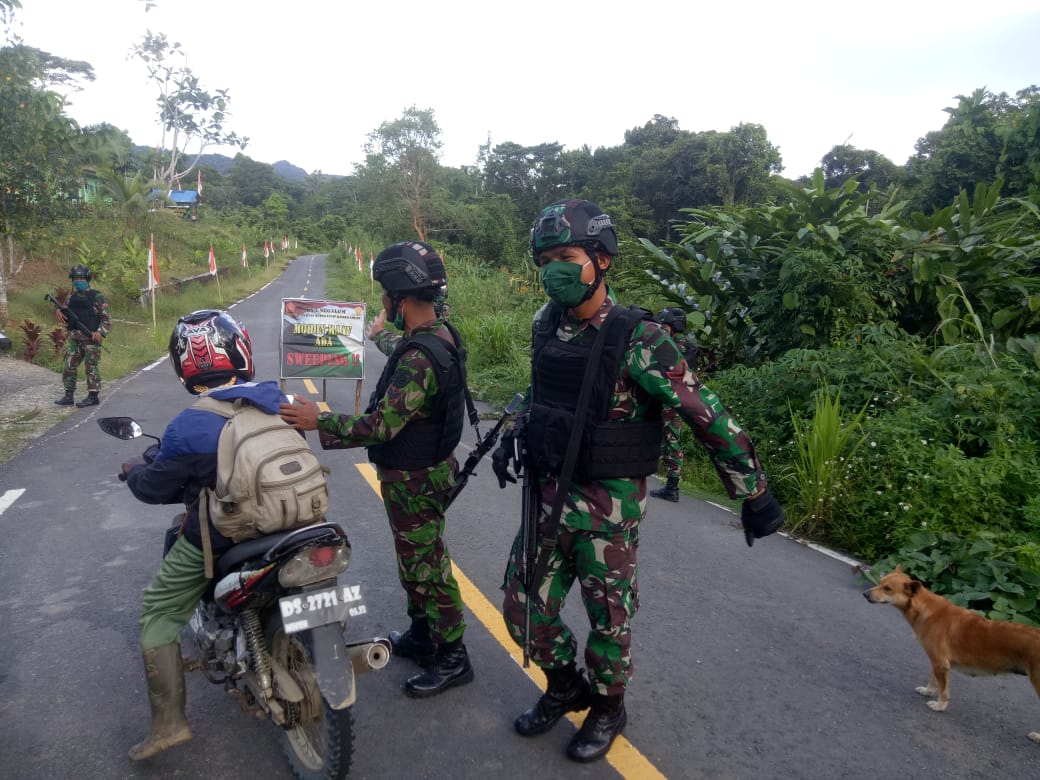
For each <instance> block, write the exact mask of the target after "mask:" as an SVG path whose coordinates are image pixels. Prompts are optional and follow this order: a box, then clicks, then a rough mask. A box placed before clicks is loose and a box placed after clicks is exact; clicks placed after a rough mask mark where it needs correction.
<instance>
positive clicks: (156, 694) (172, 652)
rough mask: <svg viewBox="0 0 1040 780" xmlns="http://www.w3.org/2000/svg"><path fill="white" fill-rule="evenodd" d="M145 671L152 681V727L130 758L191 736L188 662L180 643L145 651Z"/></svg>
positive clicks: (150, 690)
mask: <svg viewBox="0 0 1040 780" xmlns="http://www.w3.org/2000/svg"><path fill="white" fill-rule="evenodd" d="M144 672H145V678H146V679H147V681H148V703H149V704H151V706H152V731H151V733H150V734H149V735H148V736H147V737H146V738H145V740H144V742H140V743H138V744H136V745H134V746H133V747H132V748H130V753H129V756H130V760H131V761H140V760H141V759H143V758H151V757H152V756H154V755H155V754H156V753H161V752H162V751H164V750H166V749H167V748H172V747H173V746H174V745H179V744H181V743H182V742H187V741H188V740H189V739H191V728H190V727H189V726H188V721H187V720H186V719H185V717H184V662H183V661H182V660H181V646H180V643H178V642H174V643H173V644H169V645H161V646H160V647H153V648H152V649H151V650H145V651H144Z"/></svg>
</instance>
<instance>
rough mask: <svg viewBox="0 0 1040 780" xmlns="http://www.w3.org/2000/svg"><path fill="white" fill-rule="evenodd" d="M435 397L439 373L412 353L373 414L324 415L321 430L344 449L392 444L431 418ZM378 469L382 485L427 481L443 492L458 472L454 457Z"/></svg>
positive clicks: (406, 355)
mask: <svg viewBox="0 0 1040 780" xmlns="http://www.w3.org/2000/svg"><path fill="white" fill-rule="evenodd" d="M419 331H430V332H433V333H437V334H438V335H447V331H446V330H445V329H444V328H442V327H441V326H440V325H439V324H434V325H429V326H424V327H422V328H417V329H416V332H419ZM384 333H387V332H386V331H383V333H380V334H378V335H377V336H376V339H375V340H376V342H377V346H378V340H379V337H380V336H382V335H383V334H384ZM388 335H390V336H392V337H393V338H394V339H396V340H397V341H399V340H400V338H401V337H400V336H399V335H397V334H388ZM395 343H396V342H395ZM380 349H381V350H382V347H380ZM390 351H391V352H392V351H393V350H392V349H391V350H390ZM436 394H437V372H436V370H435V369H434V367H433V366H432V365H431V364H430V359H429V358H428V357H426V355H425V354H424V353H423V352H422V351H421V350H419V349H409V350H408V351H407V352H405V353H404V354H403V355H401V358H400V360H399V361H398V363H397V370H396V371H394V375H393V377H392V378H391V380H390V386H389V387H388V388H387V390H386V394H385V395H384V396H383V397H382V398H381V399H379V402H378V404H377V405H376V408H375V409H374V410H373V411H371V412H369V413H367V414H361V415H357V416H354V415H344V414H330V415H322V416H321V417H320V418H319V420H318V430H319V431H320V432H321V433H322V434H324V435H326V436H333V437H336V438H338V439H339V440H340V442H341V444H342V446H343V447H348V448H349V447H368V446H370V445H373V444H380V443H382V442H386V441H390V440H391V439H392V438H394V437H395V436H396V435H397V434H399V433H400V432H401V431H402V430H403V429H404V427H405V426H406V425H407V424H408V423H409V422H411V421H412V420H422V419H424V418H427V417H429V416H430V414H431V413H432V412H433V409H434V401H435V398H436ZM376 469H377V473H378V476H379V480H380V482H405V481H409V480H420V479H428V480H430V481H431V482H432V483H433V484H435V485H437V486H440V485H444V489H447V488H450V487H451V486H452V485H453V484H454V474H455V472H456V470H457V469H456V462H455V458H454V456H452V457H449V458H448V459H447V460H444V461H442V462H440V463H438V464H436V465H434V466H430V467H429V468H424V469H413V470H410V471H406V470H403V469H390V468H382V467H378V466H377V467H376Z"/></svg>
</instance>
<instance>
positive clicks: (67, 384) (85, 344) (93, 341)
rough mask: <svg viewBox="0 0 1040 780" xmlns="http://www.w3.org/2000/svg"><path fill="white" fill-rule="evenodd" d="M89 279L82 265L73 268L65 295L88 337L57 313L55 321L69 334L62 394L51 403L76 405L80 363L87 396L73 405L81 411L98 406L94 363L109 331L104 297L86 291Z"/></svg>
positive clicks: (98, 381)
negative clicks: (69, 287)
mask: <svg viewBox="0 0 1040 780" xmlns="http://www.w3.org/2000/svg"><path fill="white" fill-rule="evenodd" d="M92 277H93V274H92V273H91V271H90V269H89V268H87V266H85V265H74V266H72V268H70V269H69V279H71V280H72V294H71V295H69V302H68V306H67V308H68V310H69V311H71V312H72V313H73V314H74V315H75V317H76V318H77V319H78V320H79V322H80V323H82V324H83V325H84V326H85V328H86V330H88V331H90V335H89V336H88V335H87V334H86V333H85V332H84V331H83V329H81V328H79V327H76V325H75V324H74V322H69V321H67V319H66V317H65V315H63V314H62V313H61V312H60V311H59V312H58V313H57V317H58V321H59V322H61V323H62V324H63V325H65V326H66V327H67V328H68V331H69V332H68V335H67V337H66V338H65V354H64V366H63V368H62V371H61V383H62V386H63V388H64V390H65V394H64V395H63V396H62V397H61V398H59V399H58V400H57V401H55V402H54V403H56V404H57V405H58V406H72V404H73V403H76V400H75V393H76V374H77V372H78V369H79V364H80V363H83V364H84V372H85V374H86V378H87V395H86V396H85V397H84V398H83V399H82V400H80V401H79V402H78V403H76V407H77V408H79V409H82V408H84V407H87V406H97V405H98V404H99V403H101V401H100V399H99V398H98V393H99V392H100V390H101V371H100V370H99V369H98V364H99V363H100V362H101V342H102V341H103V340H104V338H105V337H106V336H108V333H109V331H110V330H112V319H111V317H109V315H108V301H107V300H106V299H105V296H104V295H102V294H101V293H100V292H98V291H97V290H92V289H91V288H90V280H91V278H92Z"/></svg>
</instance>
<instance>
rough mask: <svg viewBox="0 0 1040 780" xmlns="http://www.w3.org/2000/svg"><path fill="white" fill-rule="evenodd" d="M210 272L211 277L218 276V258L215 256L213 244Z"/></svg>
mask: <svg viewBox="0 0 1040 780" xmlns="http://www.w3.org/2000/svg"><path fill="white" fill-rule="evenodd" d="M209 272H210V275H211V276H216V275H217V256H216V255H215V254H213V244H210V245H209Z"/></svg>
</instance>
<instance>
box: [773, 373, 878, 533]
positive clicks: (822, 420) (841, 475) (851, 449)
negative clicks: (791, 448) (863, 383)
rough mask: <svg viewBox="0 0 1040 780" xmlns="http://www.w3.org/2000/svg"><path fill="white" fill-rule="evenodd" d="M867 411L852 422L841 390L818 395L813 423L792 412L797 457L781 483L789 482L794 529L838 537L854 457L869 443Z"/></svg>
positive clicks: (788, 505) (789, 511)
mask: <svg viewBox="0 0 1040 780" xmlns="http://www.w3.org/2000/svg"><path fill="white" fill-rule="evenodd" d="M866 411H867V406H866V405H864V407H863V408H862V409H861V410H860V411H859V413H858V414H857V415H856V416H855V417H854V418H852V419H851V420H844V419H843V418H842V411H841V390H840V389H839V390H837V391H836V392H835V393H834V394H833V396H832V394H831V393H830V392H828V391H827V390H826V389H825V388H821V389H819V390H817V391H816V407H815V410H814V412H813V417H812V419H805V418H803V417H802V416H801V415H800V414H798V413H796V412H794V411H793V410H792V411H791V423H792V426H793V428H794V444H795V458H794V460H793V461H792V463H791V464H790V465H789V467H788V468H787V470H785V471H784V472H783V473H782V475H781V478H782V479H783V480H784V481H785V483H786V485H785V486H786V488H787V490H786V491H785V493H786V494H787V496H788V501H787V503H786V508H787V515H788V530H789V531H791V532H792V533H801V534H804V535H807V536H810V537H813V538H825V537H827V536H838V535H840V534H838V533H837V531H838V529H836V528H835V523H840V522H842V521H841V505H842V500H843V498H845V497H846V496H847V495H848V494H849V480H850V479H851V478H853V477H854V473H853V472H854V467H853V465H852V456H853V455H854V454H855V452H856V450H857V449H859V447H860V445H862V444H863V441H864V439H865V434H863V433H862V421H863V416H864V415H865V414H866Z"/></svg>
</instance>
